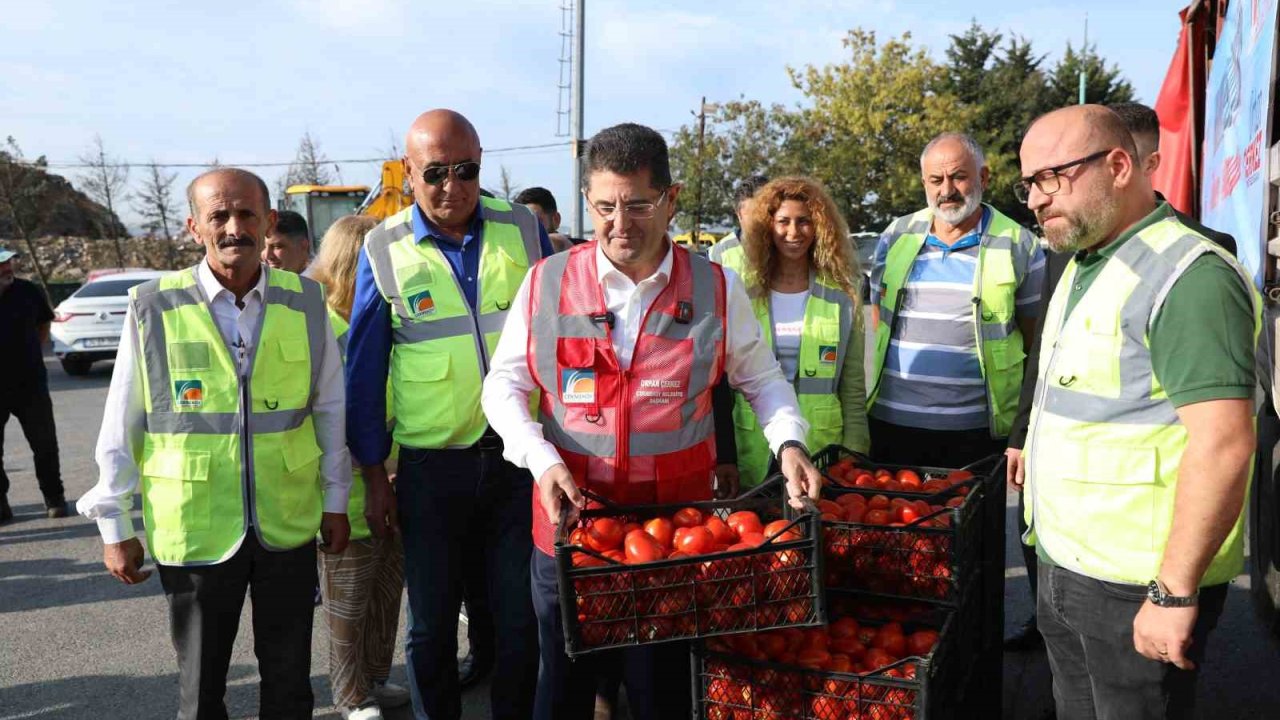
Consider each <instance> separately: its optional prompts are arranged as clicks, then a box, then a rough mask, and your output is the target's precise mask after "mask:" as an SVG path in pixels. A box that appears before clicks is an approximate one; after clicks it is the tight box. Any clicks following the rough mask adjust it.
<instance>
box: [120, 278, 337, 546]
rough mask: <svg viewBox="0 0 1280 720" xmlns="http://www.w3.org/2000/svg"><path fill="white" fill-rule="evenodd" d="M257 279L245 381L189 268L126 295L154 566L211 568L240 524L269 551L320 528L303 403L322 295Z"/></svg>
mask: <svg viewBox="0 0 1280 720" xmlns="http://www.w3.org/2000/svg"><path fill="white" fill-rule="evenodd" d="M263 272H266V273H267V289H266V297H265V302H264V304H263V309H262V317H261V320H260V322H259V324H258V337H257V338H246V339H245V345H246V346H247V348H248V349H249V350H248V351H249V353H250V357H249V360H248V366H249V367H250V368H251V369H250V372H249V377H248V378H247V379H246V380H247V382H242V381H241V378H240V373H239V366H238V364H237V362H236V359H235V358H234V357H232V355H231V352H230V351H229V350H228V348H227V345H226V342H225V340H224V339H223V337H222V335H221V333H220V332H219V331H218V328H217V327H216V325H215V324H214V321H213V316H212V315H211V314H210V310H209V304H208V299H207V298H206V297H205V296H204V293H203V291H202V290H201V289H200V287H199V284H198V282H197V280H196V272H195V269H194V268H193V269H189V270H184V271H180V272H177V273H172V274H169V275H166V276H164V277H162V278H159V279H157V280H153V281H150V282H147V283H143V284H141V285H138V286H137V287H135V288H133V289H132V290H131V291H130V298H131V303H132V307H133V314H134V320H135V322H136V323H137V332H138V348H137V349H138V357H139V359H140V362H141V368H142V376H143V384H144V392H143V403H144V409H145V419H144V424H145V427H144V434H143V448H142V457H141V461H140V462H139V468H140V472H141V484H142V493H143V520H144V522H145V524H146V528H147V544H148V547H149V549H150V551H151V553H152V555H153V557H155V558H156V560H157V562H160V563H162V564H168V565H201V564H209V563H216V562H220V561H222V560H224V559H225V558H226V557H228V556H229V555H230V554H231V553H232V552H234V550H235V548H236V547H238V545H239V542H240V540H241V538H243V536H244V532H245V527H246V525H248V524H252V525H253V526H254V529H255V531H256V532H257V534H258V538H259V540H260V541H261V542H262V543H263V545H264V546H266V547H268V548H272V549H289V548H295V547H299V546H301V545H303V544H305V543H306V542H309V541H310V540H311V539H312V538H314V537H315V534H316V531H317V530H318V529H319V526H320V514H321V501H322V497H321V495H322V493H321V485H320V475H319V462H320V454H321V452H320V448H319V446H318V445H317V444H316V439H315V430H314V426H313V424H312V420H311V402H312V398H313V396H314V389H315V386H316V381H317V378H318V376H319V363H320V358H321V357H322V356H323V351H324V340H325V337H326V332H325V327H324V323H325V322H326V314H325V308H324V296H323V293H322V291H321V289H320V286H319V285H318V284H317V283H315V282H314V281H312V280H308V279H304V278H299V277H298V276H297V275H294V274H293V273H289V272H283V271H278V270H270V269H264V270H263ZM246 402H247V403H248V406H247V407H245V403H246ZM246 459H248V460H249V463H246ZM250 467H251V468H252V471H250Z"/></svg>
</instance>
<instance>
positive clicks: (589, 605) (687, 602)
mask: <svg viewBox="0 0 1280 720" xmlns="http://www.w3.org/2000/svg"><path fill="white" fill-rule="evenodd" d="M804 522H807V521H801V522H796V521H790V520H774V521H772V522H769V523H764V522H763V521H762V520H761V518H760V516H759V515H758V514H757V513H755V512H752V511H749V510H744V511H739V512H735V513H733V514H730V515H728V516H727V517H725V518H723V519H722V518H721V517H719V516H717V515H715V514H708V513H703V512H702V511H701V510H699V509H697V508H692V507H689V508H683V509H681V510H679V511H677V512H675V513H674V514H673V515H671V516H670V517H653V518H650V519H648V520H647V521H645V522H644V523H639V522H627V521H624V520H619V519H617V518H612V517H602V516H596V517H592V518H589V519H587V520H585V521H584V524H583V526H582V527H579V528H577V529H575V530H574V531H573V532H572V533H571V534H570V536H569V538H568V542H569V545H570V546H571V547H572V546H576V547H574V549H571V550H570V551H571V552H573V555H572V558H573V565H574V566H575V567H576V568H593V567H604V566H612V567H614V568H616V572H601V573H591V574H576V575H574V576H572V583H573V587H574V594H575V596H576V599H575V601H576V604H577V611H578V612H577V620H578V626H579V629H580V635H581V639H582V644H583V645H584V646H585V647H588V648H593V647H608V646H613V645H623V644H637V643H646V642H657V641H661V640H668V639H675V638H684V637H695V636H709V635H714V634H723V633H729V632H740V631H743V630H753V629H756V628H767V627H778V626H782V625H796V624H806V623H810V622H812V621H813V619H814V612H815V609H814V604H813V576H812V573H813V559H814V558H812V548H811V547H806V546H805V545H804V544H799V545H797V543H795V542H794V541H799V540H802V539H804V535H803V533H802V531H803V530H805V529H806V526H805V525H804V524H803V523H804ZM766 542H768V545H766ZM762 545H765V547H761V546H762ZM775 546H776V549H775ZM577 548H589V549H591V550H594V551H595V552H596V553H599V554H600V555H601V556H603V558H604V559H602V558H601V557H597V556H596V555H594V554H591V553H588V552H583V551H582V550H581V549H577ZM738 551H747V552H738ZM751 551H755V552H751ZM682 558H698V560H693V561H690V562H685V563H677V564H664V565H663V566H661V567H645V566H646V565H647V564H649V563H653V562H655V561H659V560H679V559H682ZM618 563H620V564H621V565H618Z"/></svg>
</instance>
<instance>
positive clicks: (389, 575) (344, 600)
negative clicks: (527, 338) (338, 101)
mask: <svg viewBox="0 0 1280 720" xmlns="http://www.w3.org/2000/svg"><path fill="white" fill-rule="evenodd" d="M377 224H378V221H377V220H375V219H374V218H371V217H368V216H366V215H347V216H345V217H342V218H339V219H338V221H337V222H335V223H334V224H333V225H331V226H330V227H329V230H328V231H327V232H325V234H324V239H323V240H322V241H321V242H320V255H319V256H318V257H317V258H316V261H315V264H314V265H313V266H312V268H313V269H312V276H313V277H314V278H315V280H316V281H317V282H319V283H320V284H321V285H324V288H325V302H326V304H327V305H328V307H329V322H330V324H332V325H333V334H334V335H335V336H336V337H337V338H338V347H339V348H340V349H341V350H342V356H343V361H344V362H345V360H346V355H347V329H348V327H347V326H348V323H349V321H350V319H351V304H352V301H353V300H354V298H355V286H356V262H357V260H358V259H359V257H360V252H361V248H362V247H363V246H364V236H365V234H366V233H368V232H369V231H370V230H372V229H373V228H374V227H375V226H376V225H377ZM388 395H390V394H389V393H388ZM387 408H388V411H390V409H391V406H390V405H389V404H388V406H387ZM388 422H389V421H388ZM392 456H393V457H394V456H395V453H394V450H393V453H392ZM364 507H365V486H364V478H363V477H362V476H361V474H360V470H359V469H357V470H356V471H355V476H354V477H353V478H352V482H351V500H350V502H349V503H348V505H347V519H348V521H349V522H350V523H351V544H350V545H348V546H347V549H346V550H345V551H343V552H342V553H339V554H337V555H325V556H324V557H323V558H322V559H321V564H320V580H321V587H322V588H323V591H322V592H321V595H322V596H323V597H324V614H325V618H326V620H328V624H329V683H330V685H331V686H332V689H333V704H334V706H335V707H337V709H338V714H339V715H341V716H342V717H343V718H344V719H345V720H377V719H378V718H381V717H382V711H381V708H383V707H395V706H399V705H404V704H405V703H407V702H409V692H408V691H407V690H406V689H405V688H402V687H400V686H399V685H395V684H392V683H389V682H387V678H388V677H389V676H390V674H391V660H392V655H393V654H394V652H395V642H396V634H397V630H398V627H399V623H400V596H401V594H402V592H403V588H404V547H403V545H402V544H401V541H400V537H399V536H398V535H392V536H391V537H387V538H379V537H376V536H374V535H373V533H372V532H371V531H370V530H369V523H368V521H367V520H366V519H365V515H364Z"/></svg>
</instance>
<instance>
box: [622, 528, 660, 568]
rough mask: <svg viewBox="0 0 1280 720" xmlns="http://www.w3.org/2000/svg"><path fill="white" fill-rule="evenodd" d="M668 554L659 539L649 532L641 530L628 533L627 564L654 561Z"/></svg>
mask: <svg viewBox="0 0 1280 720" xmlns="http://www.w3.org/2000/svg"><path fill="white" fill-rule="evenodd" d="M666 556H667V552H666V551H665V550H663V549H662V546H661V545H659V544H658V541H657V540H654V539H653V538H652V537H650V536H649V533H646V532H644V531H643V530H641V531H636V532H632V533H631V534H630V535H627V554H626V558H627V564H629V565H638V564H640V563H647V562H653V561H655V560H661V559H663V558H664V557H666Z"/></svg>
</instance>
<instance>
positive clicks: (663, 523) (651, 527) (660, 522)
mask: <svg viewBox="0 0 1280 720" xmlns="http://www.w3.org/2000/svg"><path fill="white" fill-rule="evenodd" d="M644 531H645V532H647V533H649V537H651V538H653V539H654V540H657V541H658V544H659V545H661V546H662V547H663V548H665V549H668V550H670V549H671V542H672V540H674V539H675V538H674V534H675V531H676V527H675V525H674V524H672V522H671V521H670V520H668V519H666V518H661V517H656V518H654V519H652V520H650V521H649V522H647V523H645V524H644Z"/></svg>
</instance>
